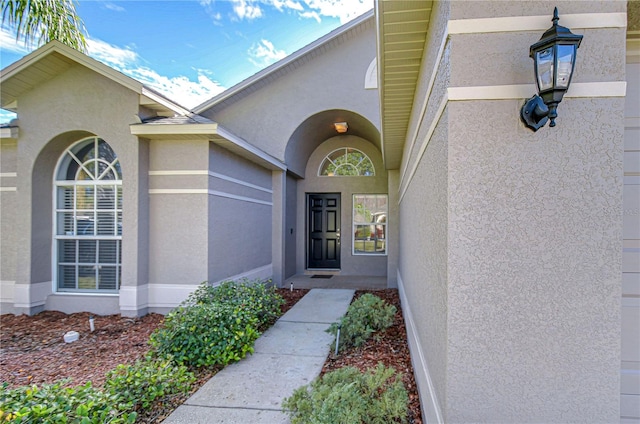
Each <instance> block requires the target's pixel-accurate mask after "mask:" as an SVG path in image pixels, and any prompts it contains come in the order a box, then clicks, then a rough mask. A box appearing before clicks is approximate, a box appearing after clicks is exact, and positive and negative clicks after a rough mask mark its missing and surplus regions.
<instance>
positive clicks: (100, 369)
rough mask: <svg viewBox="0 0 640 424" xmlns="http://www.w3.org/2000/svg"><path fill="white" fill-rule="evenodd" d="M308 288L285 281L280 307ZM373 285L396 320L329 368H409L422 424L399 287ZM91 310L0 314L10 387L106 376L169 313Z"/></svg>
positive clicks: (129, 359)
mask: <svg viewBox="0 0 640 424" xmlns="http://www.w3.org/2000/svg"><path fill="white" fill-rule="evenodd" d="M308 291H309V290H305V289H295V290H293V291H290V290H289V289H279V290H278V292H279V294H280V295H281V296H282V297H283V298H284V299H285V304H284V305H283V306H282V312H283V313H284V312H286V311H288V310H289V309H290V308H291V307H292V306H293V305H294V304H295V303H296V302H297V301H298V300H300V299H301V298H302V297H303V296H304V295H305V294H306V293H307V292H308ZM367 292H370V293H373V294H375V295H376V296H379V297H381V298H383V299H384V300H386V301H387V302H389V303H390V304H392V305H395V306H396V308H397V309H398V312H397V313H396V318H395V321H394V324H393V326H392V327H390V328H389V329H387V330H386V331H384V332H381V333H380V334H378V337H375V338H374V339H371V340H369V342H367V343H366V344H365V345H364V346H361V347H360V348H356V349H350V350H347V351H346V352H344V353H341V354H340V355H339V356H338V357H335V356H334V355H333V354H331V355H330V357H329V358H328V360H327V362H326V363H325V366H324V368H323V371H322V372H323V373H325V372H328V371H331V370H333V369H336V368H340V367H343V366H354V367H357V368H359V369H361V370H364V369H366V368H370V367H375V366H376V365H377V364H378V362H382V363H383V364H385V365H386V366H393V367H394V368H395V369H396V370H397V371H398V372H401V373H402V374H403V382H404V385H405V387H406V388H407V391H408V392H409V399H410V408H409V416H408V419H409V422H410V423H414V424H421V423H422V419H421V412H420V402H419V399H418V393H417V388H416V385H415V380H414V378H413V368H412V367H411V359H410V356H409V349H408V346H407V337H406V331H405V327H404V320H403V318H402V312H401V309H400V299H399V296H398V291H397V290H393V289H387V290H374V291H358V292H356V297H357V296H360V295H362V294H363V293H367ZM89 316H90V314H89V313H86V312H82V313H77V314H70V315H66V314H63V313H61V312H54V311H46V312H42V313H40V314H38V315H35V316H26V315H18V316H15V315H2V316H1V317H0V382H5V383H7V384H8V386H9V387H16V386H24V385H32V384H37V385H41V384H43V383H54V382H56V381H59V380H62V379H69V383H67V384H68V385H73V386H76V385H82V384H85V383H86V382H88V381H91V383H92V385H93V386H94V387H100V386H102V384H103V383H104V380H105V374H106V372H107V371H109V370H112V369H114V368H115V367H116V366H117V365H119V364H129V363H134V362H135V361H136V360H137V359H139V358H141V357H142V356H144V355H145V353H146V352H147V351H148V350H149V346H148V344H147V340H148V339H149V336H150V335H151V333H152V332H153V331H154V330H155V329H156V328H157V327H158V326H160V325H161V324H162V322H163V319H164V317H163V316H162V315H159V314H148V315H145V316H144V317H141V318H124V317H121V316H120V315H109V316H95V317H94V325H95V331H93V332H91V331H90V327H89ZM68 331H77V332H78V333H79V334H80V337H79V339H78V340H77V341H75V342H73V343H65V342H64V340H63V335H64V334H65V333H66V332H68ZM218 371H219V369H200V370H196V371H195V373H196V378H197V381H196V384H195V385H194V388H193V390H192V392H191V393H190V394H187V395H185V396H181V397H177V398H175V399H172V401H171V402H167V403H158V404H157V405H155V406H154V408H152V409H151V410H149V411H147V412H146V413H144V414H143V415H139V416H138V419H137V421H136V422H140V423H160V422H162V420H163V419H165V418H166V417H167V416H168V415H169V414H170V413H171V412H172V411H173V410H174V409H175V408H176V407H177V406H178V405H180V404H182V403H183V402H184V401H185V400H186V399H187V398H188V397H189V396H190V395H191V394H192V393H194V392H195V391H196V390H197V389H198V388H200V387H201V386H202V385H203V384H204V383H206V382H207V381H208V380H209V379H210V378H211V377H212V376H213V375H215V373H216V372H218Z"/></svg>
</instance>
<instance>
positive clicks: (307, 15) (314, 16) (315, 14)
mask: <svg viewBox="0 0 640 424" xmlns="http://www.w3.org/2000/svg"><path fill="white" fill-rule="evenodd" d="M300 17H301V18H306V19H315V20H316V21H317V22H318V23H320V22H322V19H321V18H320V15H318V12H304V13H301V14H300Z"/></svg>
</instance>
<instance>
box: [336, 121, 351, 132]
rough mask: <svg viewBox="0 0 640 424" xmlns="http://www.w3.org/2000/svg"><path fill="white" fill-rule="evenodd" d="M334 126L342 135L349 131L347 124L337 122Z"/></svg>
mask: <svg viewBox="0 0 640 424" xmlns="http://www.w3.org/2000/svg"><path fill="white" fill-rule="evenodd" d="M333 126H334V128H335V129H336V131H338V132H339V133H340V134H344V133H346V132H347V130H348V129H349V125H347V123H346V122H336V123H334V124H333Z"/></svg>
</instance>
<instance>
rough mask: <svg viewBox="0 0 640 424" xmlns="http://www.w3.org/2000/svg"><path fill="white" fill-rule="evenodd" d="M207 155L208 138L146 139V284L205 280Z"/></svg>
mask: <svg viewBox="0 0 640 424" xmlns="http://www.w3.org/2000/svg"><path fill="white" fill-rule="evenodd" d="M208 157H209V142H208V141H207V140H153V141H151V142H150V150H149V167H150V171H151V177H150V185H149V189H150V194H149V198H150V201H149V205H150V210H149V226H150V238H149V257H150V259H149V284H150V286H154V285H156V286H162V285H166V286H169V285H172V286H181V285H184V286H190V285H191V286H193V285H197V284H199V283H201V282H203V281H206V280H207V279H208V270H207V261H208V259H207V258H208V239H209V237H208V234H207V228H208V221H207V217H208V211H209V209H208V207H209V206H208V203H209V199H208V194H207V189H208V176H207V174H206V172H207V170H208V164H209V161H208ZM180 300H182V299H166V301H165V302H161V303H162V304H161V305H151V306H156V307H161V306H168V303H169V302H171V303H173V305H172V306H175V304H176V303H177V302H176V301H178V302H179V301H180ZM165 303H166V304H165Z"/></svg>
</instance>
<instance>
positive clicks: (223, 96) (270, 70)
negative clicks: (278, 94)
mask: <svg viewBox="0 0 640 424" xmlns="http://www.w3.org/2000/svg"><path fill="white" fill-rule="evenodd" d="M371 17H373V9H371V10H369V11H368V12H366V13H363V14H362V15H360V16H359V17H357V18H355V19H354V20H352V21H350V22H347V23H346V24H344V25H342V26H340V27H338V28H336V29H334V30H333V31H331V32H330V33H328V34H326V35H324V36H323V37H320V38H318V39H317V40H315V41H313V42H312V43H311V44H307V45H306V46H304V47H303V48H301V49H299V50H297V51H295V52H293V53H291V54H290V55H289V56H287V57H285V58H284V59H282V60H279V61H277V62H276V63H274V64H272V65H270V66H268V67H266V68H264V69H263V70H261V71H259V72H258V73H256V74H254V75H252V76H250V77H249V78H247V79H245V80H244V81H241V82H240V83H238V84H236V85H234V86H233V87H230V88H228V89H227V90H225V91H223V92H222V93H220V94H218V95H217V96H215V97H213V98H211V99H209V100H207V101H205V102H204V103H202V104H200V105H198V106H196V107H195V108H193V112H194V113H197V114H200V113H202V112H204V111H205V110H207V109H209V108H210V107H212V106H215V105H216V104H218V103H221V102H223V101H225V100H227V99H228V98H230V97H233V96H234V95H236V94H237V93H239V92H241V91H243V90H244V89H246V88H247V87H249V86H250V85H252V84H254V83H256V82H258V81H260V80H262V79H264V78H267V77H268V76H269V75H271V74H274V73H275V72H277V71H279V70H281V69H283V68H285V67H287V66H289V65H290V64H291V63H292V62H295V61H296V60H298V59H299V58H301V57H302V56H305V55H306V54H308V53H309V52H311V51H312V50H315V49H317V48H319V47H321V46H323V45H324V44H327V43H329V42H331V41H333V40H334V39H336V38H338V37H340V36H341V35H342V34H344V33H345V32H348V31H350V30H351V29H353V28H355V27H356V26H358V25H360V24H361V23H362V22H364V21H366V20H368V19H370V18H371Z"/></svg>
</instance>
